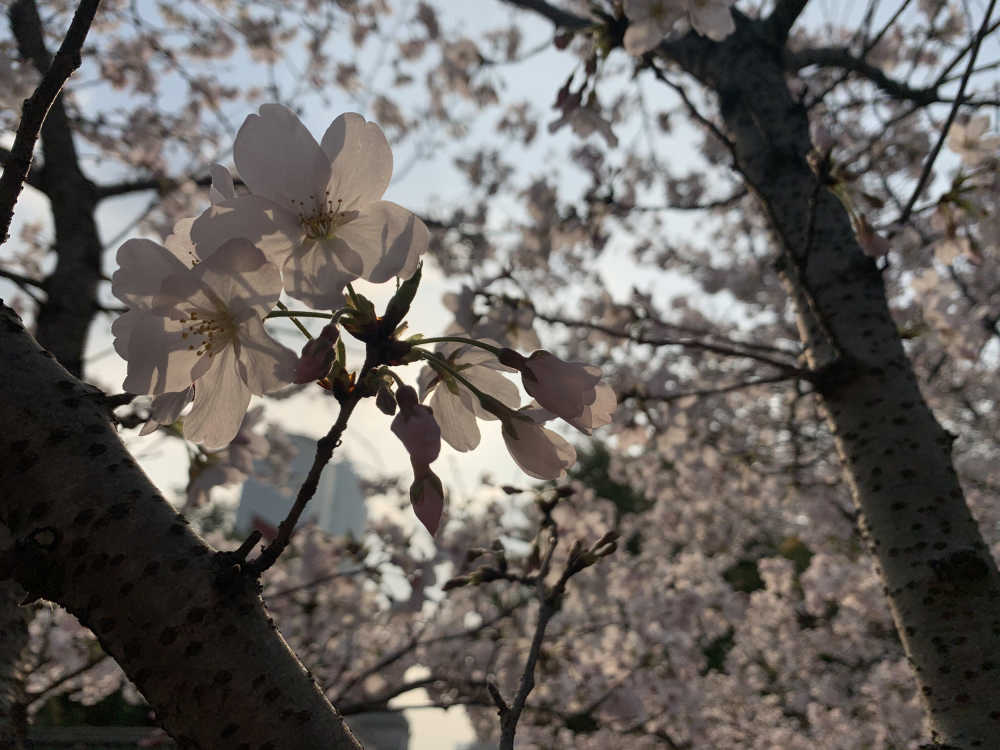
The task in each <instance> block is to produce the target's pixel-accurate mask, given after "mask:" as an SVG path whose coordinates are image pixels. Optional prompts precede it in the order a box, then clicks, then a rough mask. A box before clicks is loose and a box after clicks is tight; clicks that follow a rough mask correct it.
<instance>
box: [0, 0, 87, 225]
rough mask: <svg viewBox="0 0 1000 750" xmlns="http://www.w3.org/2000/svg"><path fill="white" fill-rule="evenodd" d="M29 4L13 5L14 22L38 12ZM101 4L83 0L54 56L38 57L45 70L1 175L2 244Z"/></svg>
mask: <svg viewBox="0 0 1000 750" xmlns="http://www.w3.org/2000/svg"><path fill="white" fill-rule="evenodd" d="M30 5H31V8H29V2H26V1H25V0H17V2H15V3H14V4H13V5H11V7H10V11H9V13H10V17H11V25H12V26H13V25H16V24H18V23H19V21H20V19H22V18H23V16H24V15H25V14H26V13H30V12H31V11H32V10H34V13H35V15H36V16H37V10H36V9H34V6H33V4H30ZM98 5H100V0H82V1H81V2H80V5H79V6H78V7H77V9H76V13H74V14H73V21H72V22H71V23H70V25H69V30H68V31H67V32H66V37H65V38H64V39H63V42H62V45H60V47H59V51H58V52H57V53H56V56H55V58H53V59H51V60H49V59H48V55H47V54H46V55H45V56H44V58H40V59H36V60H35V63H36V65H38V63H39V62H42V61H44V66H41V65H39V66H38V67H39V69H40V70H44V71H45V73H44V75H43V77H42V80H41V83H39V84H38V88H37V89H35V93H33V94H32V95H31V96H30V97H29V98H28V99H26V100H25V101H24V105H23V107H22V109H21V122H20V124H19V125H18V127H17V134H16V135H15V136H14V146H13V148H12V149H11V151H10V158H9V159H6V160H5V162H4V170H3V174H2V175H0V244H2V243H3V242H6V240H7V233H8V232H9V230H10V222H11V219H12V218H13V217H14V204H15V203H17V198H18V196H19V195H20V194H21V187H22V185H23V184H24V182H25V180H26V179H27V177H28V173H29V170H30V168H31V157H32V154H33V153H34V150H35V144H36V143H37V142H38V136H39V133H41V131H42V124H43V123H44V122H45V117H46V115H48V113H49V109H50V108H51V107H52V105H53V103H54V102H55V101H56V98H57V97H58V96H59V92H60V91H62V87H63V85H64V84H65V83H66V81H67V80H68V79H69V77H70V76H71V75H72V74H73V71H74V70H76V69H77V68H79V67H80V50H81V49H82V48H83V42H84V40H85V39H86V38H87V32H88V31H89V30H90V24H91V23H92V22H93V20H94V15H95V14H96V13H97V6H98Z"/></svg>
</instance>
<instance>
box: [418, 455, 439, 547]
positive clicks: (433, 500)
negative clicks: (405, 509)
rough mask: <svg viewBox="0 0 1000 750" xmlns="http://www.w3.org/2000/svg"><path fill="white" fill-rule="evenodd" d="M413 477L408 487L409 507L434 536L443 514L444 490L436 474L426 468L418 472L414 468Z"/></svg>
mask: <svg viewBox="0 0 1000 750" xmlns="http://www.w3.org/2000/svg"><path fill="white" fill-rule="evenodd" d="M414 475H415V476H414V478H413V484H411V485H410V505H412V506H413V512H414V513H416V515H417V519H418V520H419V521H420V523H422V524H423V525H424V527H425V528H426V529H427V531H429V532H430V535H431V536H434V535H435V534H437V531H438V528H439V527H440V525H441V516H442V514H443V513H444V488H443V487H442V486H441V480H440V479H438V476H437V474H435V473H434V472H433V471H431V470H430V469H429V468H427V467H423V469H421V470H419V471H418V470H417V467H416V466H414Z"/></svg>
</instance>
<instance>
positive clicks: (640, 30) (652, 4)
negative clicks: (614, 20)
mask: <svg viewBox="0 0 1000 750" xmlns="http://www.w3.org/2000/svg"><path fill="white" fill-rule="evenodd" d="M625 15H626V16H627V17H628V21H629V22H628V28H627V29H625V39H624V42H625V51H626V52H628V53H629V54H630V55H642V54H645V53H646V52H649V50H651V49H653V47H655V46H656V45H657V44H659V43H660V40H661V39H663V37H665V36H666V35H667V33H668V32H669V31H670V30H671V29H673V27H674V24H675V23H676V22H677V21H679V20H680V19H681V18H682V17H683V15H684V10H683V8H681V6H680V3H678V2H677V0H625Z"/></svg>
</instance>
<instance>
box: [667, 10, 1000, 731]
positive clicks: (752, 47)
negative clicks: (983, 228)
mask: <svg viewBox="0 0 1000 750" xmlns="http://www.w3.org/2000/svg"><path fill="white" fill-rule="evenodd" d="M737 20H738V24H737V27H738V28H737V32H736V33H735V34H733V35H732V36H731V37H729V38H727V39H726V40H725V41H724V42H722V43H721V44H713V43H711V42H709V41H708V40H705V39H703V38H700V37H696V36H694V35H689V36H688V37H686V38H685V39H684V40H683V41H682V42H681V43H678V44H673V45H665V46H664V47H662V48H661V49H664V51H665V52H666V53H667V54H668V55H670V56H671V57H673V59H674V60H675V61H676V62H678V63H679V64H680V65H681V66H682V67H683V68H684V69H685V70H686V71H687V72H689V73H690V74H692V75H693V76H695V77H696V78H697V79H698V80H699V81H701V82H702V83H703V84H705V86H707V87H708V88H709V89H710V90H711V91H714V92H715V93H716V94H717V95H718V97H719V105H720V109H721V113H722V117H723V120H724V123H725V131H726V136H727V137H728V138H729V140H730V142H731V144H732V147H733V156H734V159H735V161H736V164H735V166H736V168H737V169H738V170H739V171H740V173H741V174H742V175H743V177H744V178H745V180H746V182H747V184H748V186H749V187H750V188H751V190H753V191H754V192H755V193H756V195H757V196H758V198H759V199H760V202H761V204H762V206H763V208H764V210H765V212H766V214H767V216H768V219H769V220H770V224H771V228H772V230H773V232H774V235H775V237H776V240H777V242H778V244H779V246H780V248H781V261H780V268H781V272H782V275H783V278H784V281H785V285H786V288H787V289H788V291H789V293H790V295H791V296H792V297H793V299H794V301H795V303H796V308H797V316H798V326H799V332H800V336H801V340H802V343H803V346H804V349H805V353H806V356H807V359H808V362H809V365H810V368H811V369H812V370H813V371H814V372H815V373H816V377H815V378H814V385H815V387H816V389H817V391H818V393H819V394H820V397H821V398H822V401H823V404H824V406H825V408H826V412H827V415H828V422H829V425H830V428H831V430H832V431H833V433H834V436H835V439H836V445H837V450H838V453H839V455H840V458H841V461H842V464H843V467H844V474H845V477H846V479H847V482H848V484H849V485H850V489H851V493H852V495H853V497H854V500H855V502H856V504H857V507H858V509H859V510H860V519H861V525H862V531H863V532H864V535H865V537H866V539H867V542H868V545H869V549H870V550H871V553H872V555H873V556H874V557H875V559H876V560H877V561H878V564H879V566H880V568H881V572H882V577H883V580H884V582H885V586H886V596H887V597H888V600H889V604H890V607H891V609H892V613H893V617H894V619H895V622H896V628H897V630H898V632H899V636H900V639H901V640H902V643H903V646H904V648H905V651H906V654H907V656H908V657H909V659H910V662H911V664H912V666H913V668H914V670H915V672H916V676H917V680H918V682H919V685H920V691H921V693H922V695H923V698H924V702H925V705H926V707H927V712H928V716H929V718H930V723H931V727H932V729H933V731H934V738H935V740H936V741H937V742H940V743H943V744H948V745H951V746H954V747H959V748H978V747H990V746H993V745H994V742H995V734H996V731H997V729H998V727H1000V694H998V693H997V691H996V688H995V683H996V675H997V670H998V669H1000V638H998V635H1000V575H998V572H997V567H996V563H995V562H994V560H993V559H992V557H991V555H990V553H989V550H988V548H987V547H986V545H985V543H984V542H983V539H982V537H981V535H980V533H979V527H978V525H977V524H976V521H975V519H974V518H973V517H972V514H971V513H970V512H969V508H968V506H967V505H966V503H965V500H964V495H963V492H962V488H961V486H960V485H959V482H958V479H957V477H956V474H955V470H954V468H953V466H952V461H951V444H952V436H950V435H949V434H948V433H947V432H946V431H945V430H944V429H942V427H941V426H940V425H939V424H938V423H937V421H936V420H935V418H934V415H933V414H932V413H931V410H930V408H929V407H928V406H927V404H926V402H925V401H924V399H923V397H922V395H921V393H920V389H919V385H918V383H917V379H916V376H915V374H914V372H913V369H912V367H911V365H910V361H909V359H908V358H907V357H906V354H905V352H904V351H903V346H902V341H901V339H900V337H899V333H898V331H897V328H896V325H895V323H894V321H893V319H892V316H891V315H890V313H889V308H888V304H887V302H886V297H885V288H884V285H883V283H882V279H881V276H880V274H879V271H878V269H877V268H876V266H875V263H874V261H873V260H872V259H870V258H868V257H866V256H865V255H864V254H863V252H862V250H861V248H860V247H859V245H858V242H857V240H856V238H855V236H854V232H853V231H852V229H851V225H850V221H849V219H848V216H847V213H846V211H845V210H844V208H843V206H842V205H841V204H840V202H839V201H838V200H837V199H836V198H835V196H834V195H833V194H832V193H830V192H829V191H828V190H826V189H819V188H818V186H817V180H816V177H815V176H814V175H813V173H812V171H811V170H810V168H809V166H808V164H807V162H806V154H807V153H808V152H809V150H810V139H809V122H808V119H807V116H806V112H805V110H804V108H803V107H802V105H801V104H800V103H799V102H797V101H796V100H795V99H793V97H792V96H791V94H790V92H789V91H788V87H787V85H786V82H785V75H784V72H783V70H782V63H781V60H782V48H781V43H782V42H783V39H781V38H777V39H776V38H774V37H770V36H768V35H767V34H766V30H767V26H766V25H765V24H763V23H753V22H750V21H749V20H747V19H745V18H738V19H737Z"/></svg>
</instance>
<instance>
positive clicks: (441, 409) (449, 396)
mask: <svg viewBox="0 0 1000 750" xmlns="http://www.w3.org/2000/svg"><path fill="white" fill-rule="evenodd" d="M430 407H431V409H432V410H433V411H434V418H435V420H436V421H437V423H438V425H439V426H440V427H441V438H442V439H443V440H444V441H445V442H446V443H448V445H450V446H451V447H452V448H454V449H455V450H457V451H463V452H464V451H471V450H472V449H473V448H475V447H476V446H477V445H479V426H478V425H477V424H476V415H475V414H473V413H472V412H471V411H469V409H468V408H467V407H466V406H465V405H464V404H463V403H462V399H461V398H460V397H459V396H457V395H455V394H453V393H452V392H451V391H449V390H448V387H447V386H446V385H445V384H443V383H442V384H441V385H439V386H438V387H437V388H436V389H435V390H434V394H433V395H432V396H431V400H430Z"/></svg>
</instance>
